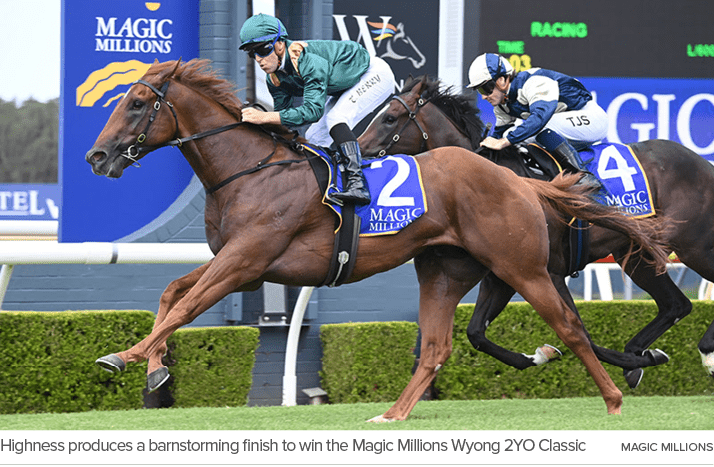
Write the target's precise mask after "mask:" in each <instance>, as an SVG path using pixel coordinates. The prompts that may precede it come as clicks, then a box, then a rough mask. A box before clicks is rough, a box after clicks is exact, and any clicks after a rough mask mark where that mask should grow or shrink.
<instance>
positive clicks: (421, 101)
mask: <svg viewBox="0 0 714 467" xmlns="http://www.w3.org/2000/svg"><path fill="white" fill-rule="evenodd" d="M392 100H396V101H397V102H399V103H400V104H402V105H403V106H404V108H405V109H407V112H409V119H407V121H406V122H404V125H402V127H401V128H400V129H399V131H397V132H396V133H395V134H394V136H392V140H391V141H390V142H389V144H387V146H386V147H385V148H384V149H382V150H381V151H379V154H378V157H382V156H384V155H386V154H387V151H389V149H390V148H391V147H392V146H394V144H395V143H397V142H398V141H399V138H401V134H402V132H403V131H404V130H405V129H406V128H407V125H409V122H414V123H415V124H416V126H417V127H418V128H419V131H421V136H422V142H421V148H420V150H419V152H422V151H423V150H424V148H425V146H426V141H427V140H428V139H429V135H428V134H427V133H426V131H424V128H422V126H421V123H419V121H418V120H417V119H416V117H417V114H418V113H419V110H420V109H421V108H422V107H424V106H425V105H426V104H427V103H428V102H429V100H428V99H424V98H423V97H421V96H420V97H419V99H417V102H416V108H415V109H414V111H412V109H410V108H409V106H408V105H407V103H406V102H405V101H404V99H402V98H401V97H399V96H393V97H392Z"/></svg>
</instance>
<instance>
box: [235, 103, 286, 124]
mask: <svg viewBox="0 0 714 467" xmlns="http://www.w3.org/2000/svg"><path fill="white" fill-rule="evenodd" d="M241 116H242V117H243V121H244V122H248V123H255V124H256V125H266V124H275V125H280V113H278V112H263V111H262V110H258V109H254V108H252V107H249V108H247V109H243V110H242V111H241Z"/></svg>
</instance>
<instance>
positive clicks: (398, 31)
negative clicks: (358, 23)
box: [367, 21, 426, 69]
mask: <svg viewBox="0 0 714 467" xmlns="http://www.w3.org/2000/svg"><path fill="white" fill-rule="evenodd" d="M367 24H369V25H370V26H372V27H373V28H378V29H373V30H372V31H371V32H372V34H373V35H375V37H373V38H372V40H373V41H375V42H377V47H376V48H377V49H379V46H380V44H381V43H382V41H385V40H386V42H385V43H386V48H387V51H386V52H384V53H383V54H382V55H380V56H379V57H380V58H391V59H393V60H409V61H410V62H411V63H412V66H413V67H414V68H416V69H419V68H421V67H423V66H424V64H425V63H426V57H425V56H424V54H423V53H421V51H420V50H419V48H418V47H417V46H416V44H414V41H412V40H411V38H410V37H409V36H407V34H406V33H405V32H404V23H399V24H397V26H396V27H395V26H394V25H393V24H389V23H373V22H371V21H367ZM402 45H406V46H407V51H406V52H404V54H399V53H397V52H395V50H394V47H395V46H396V47H400V46H402ZM410 52H414V53H415V54H416V55H417V56H416V57H411V56H409V55H408V54H409V53H410Z"/></svg>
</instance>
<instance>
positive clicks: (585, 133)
mask: <svg viewBox="0 0 714 467" xmlns="http://www.w3.org/2000/svg"><path fill="white" fill-rule="evenodd" d="M469 81H470V83H469V85H468V87H469V88H476V90H477V91H478V92H479V93H480V94H481V95H482V96H483V98H484V99H486V100H487V101H488V102H489V103H490V104H491V105H493V107H494V109H493V113H494V115H495V116H496V126H495V128H494V132H493V136H492V137H491V136H489V137H487V138H485V139H484V140H483V141H482V142H481V145H482V146H486V147H488V148H490V149H494V150H500V149H503V148H505V147H507V146H510V145H514V144H517V143H522V142H524V143H534V142H535V143H538V144H539V145H540V146H542V147H543V148H545V149H546V150H547V151H548V152H549V153H550V154H551V155H552V156H553V157H554V158H555V160H556V161H557V162H558V164H560V166H561V167H562V168H563V169H565V170H569V171H573V172H580V171H583V172H585V174H586V175H585V177H584V179H583V183H586V184H588V185H593V186H597V187H601V186H602V185H601V184H600V182H599V180H597V178H595V176H594V175H593V174H591V173H590V172H587V171H585V170H583V161H582V160H581V159H580V155H579V154H578V151H577V150H576V149H575V148H578V149H584V148H585V147H587V146H590V145H591V144H593V143H595V142H597V141H600V140H602V139H604V138H605V137H606V136H607V127H608V124H607V113H606V112H605V111H604V110H603V109H602V108H601V107H600V106H599V105H598V104H597V103H596V102H595V101H594V100H593V98H592V94H590V92H589V91H588V90H587V89H585V87H584V86H583V85H582V83H581V82H580V81H578V80H577V79H575V78H572V77H570V76H567V75H564V74H562V73H558V72H557V71H551V70H545V69H542V68H531V69H530V70H525V71H521V72H520V73H516V72H515V71H514V70H513V67H512V66H511V64H510V63H509V62H508V60H506V59H505V58H503V57H501V56H500V55H497V54H492V53H486V54H483V55H479V56H478V57H476V59H475V60H474V61H473V62H472V63H471V67H470V68H469Z"/></svg>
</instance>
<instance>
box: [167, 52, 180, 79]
mask: <svg viewBox="0 0 714 467" xmlns="http://www.w3.org/2000/svg"><path fill="white" fill-rule="evenodd" d="M181 58H182V57H179V59H178V60H176V66H175V67H174V69H173V70H172V71H171V74H170V75H169V77H171V76H173V75H174V73H176V70H178V67H179V65H180V64H181Z"/></svg>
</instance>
